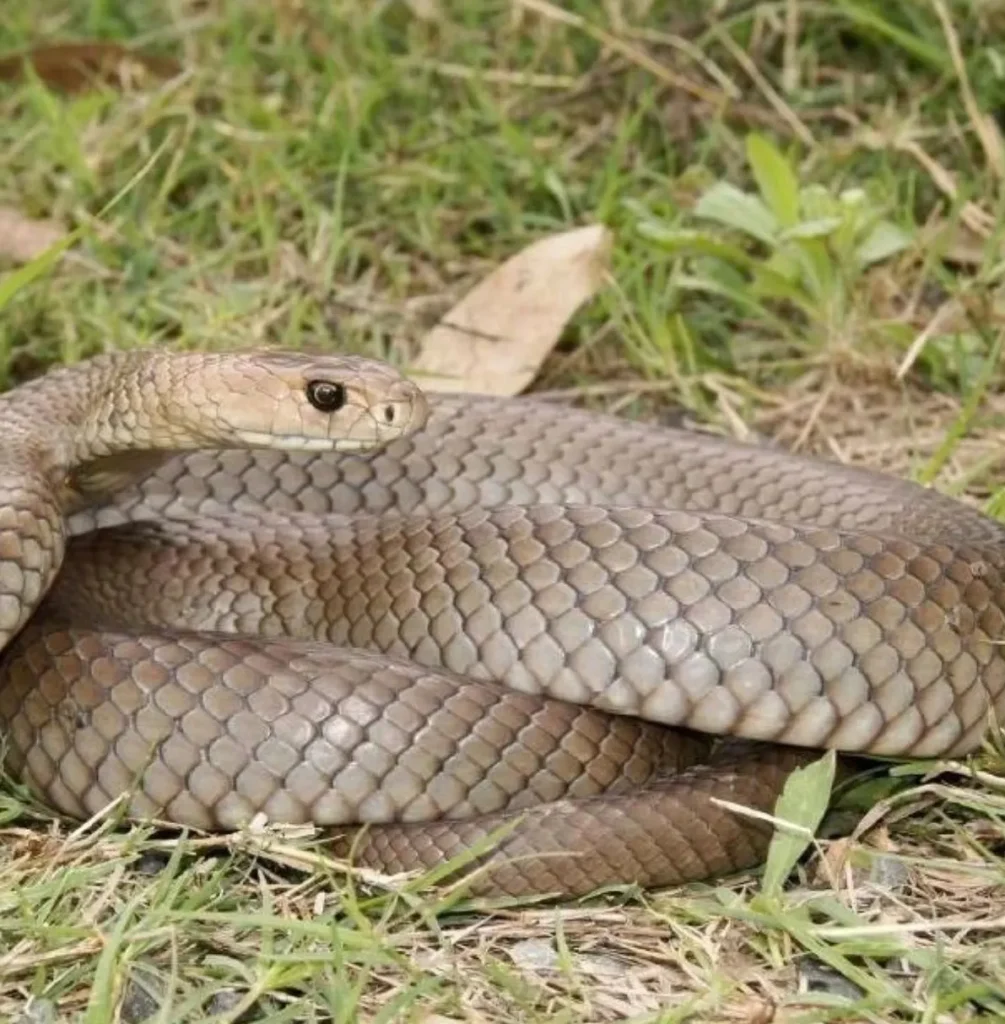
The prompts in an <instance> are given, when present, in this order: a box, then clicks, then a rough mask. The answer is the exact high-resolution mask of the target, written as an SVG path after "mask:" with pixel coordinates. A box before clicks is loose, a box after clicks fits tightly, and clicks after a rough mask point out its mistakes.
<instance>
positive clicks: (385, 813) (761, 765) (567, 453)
mask: <svg viewBox="0 0 1005 1024" xmlns="http://www.w3.org/2000/svg"><path fill="white" fill-rule="evenodd" d="M0 423H2V424H3V426H4V433H5V440H4V444H5V451H4V453H3V455H2V457H0V643H3V644H5V645H6V646H5V650H4V653H3V664H2V678H0V731H2V732H3V733H4V734H5V736H6V740H7V745H8V752H7V764H8V767H9V768H11V769H12V770H13V771H14V772H15V773H17V774H18V775H19V776H20V778H21V779H22V780H23V781H24V782H25V783H26V784H27V785H29V786H30V787H31V788H32V789H33V790H34V791H35V792H37V793H38V795H39V796H40V797H41V798H42V799H43V800H45V801H46V802H47V803H49V804H50V805H52V806H54V807H55V808H57V809H58V810H60V811H62V812H64V813H66V814H69V815H72V816H76V817H82V816H86V815H88V814H92V813H95V812H97V811H98V810H100V809H101V808H102V807H104V806H105V805H107V803H108V802H109V801H110V800H112V799H114V798H116V797H120V796H121V795H122V794H124V793H125V794H128V796H127V807H128V809H129V812H130V813H131V814H133V815H136V816H152V817H156V818H159V819H161V820H166V821H171V822H177V823H180V824H188V825H194V826H198V827H203V828H210V829H216V828H233V827H238V826H240V825H242V824H244V823H246V822H248V821H249V820H251V819H252V818H253V817H254V816H255V815H257V814H260V813H264V814H265V815H266V817H267V818H268V819H269V820H271V821H274V822H290V823H295V822H313V823H316V824H318V825H322V826H333V827H334V832H335V834H336V838H335V839H334V840H333V842H334V843H335V849H336V851H337V852H339V853H342V854H347V855H348V854H350V853H351V855H352V856H353V857H354V858H355V859H356V860H357V862H362V863H365V864H369V865H371V866H374V867H378V868H381V869H383V870H385V871H398V870H405V869H413V868H418V867H432V866H436V865H438V864H439V863H440V862H442V861H443V860H444V859H445V858H447V857H450V856H453V855H456V854H458V853H461V852H463V851H464V850H466V849H469V848H470V847H472V845H473V844H476V843H477V842H478V841H480V840H483V839H484V838H485V837H486V836H489V835H495V834H496V831H497V830H498V829H499V828H500V827H501V826H508V830H507V829H506V828H504V830H503V833H502V838H501V839H500V841H499V843H498V844H497V845H496V846H495V847H493V849H492V852H491V853H488V854H485V855H484V856H483V858H482V862H481V863H482V871H481V872H480V873H479V874H478V876H477V877H476V878H475V880H474V883H473V885H474V888H475V891H480V892H487V893H498V892H505V893H512V894H526V893H538V892H543V893H557V894H576V893H584V892H588V891H590V890H592V889H595V888H597V887H600V886H603V885H609V884H615V883H638V884H641V885H665V884H671V883H676V882H680V881H684V880H689V879H697V878H703V877H706V876H710V875H714V874H719V873H722V872H726V871H730V870H734V869H739V868H744V867H748V866H751V865H753V864H755V863H757V861H758V860H759V859H760V858H761V857H762V856H763V854H764V851H765V848H766V844H767V842H768V840H769V838H770V831H769V829H768V828H766V827H765V825H763V824H762V823H761V822H759V821H757V820H756V819H754V818H751V817H750V816H744V815H741V814H737V813H736V812H735V811H734V810H731V809H730V808H728V807H725V806H723V804H722V803H721V802H720V801H729V802H732V803H734V804H745V805H747V806H749V807H752V808H754V809H755V810H761V811H770V810H771V809H772V806H773V803H774V800H775V798H776V797H777V795H778V793H779V791H780V787H781V785H782V784H783V782H784V780H785V778H786V777H787V773H788V772H789V771H791V769H792V768H793V767H795V766H797V765H799V764H801V763H804V762H805V761H806V760H807V759H808V758H812V757H814V756H818V755H817V754H814V753H812V752H813V751H819V750H820V749H821V748H834V749H837V750H839V751H852V752H853V751H858V752H863V753H876V754H886V755H911V756H934V755H959V754H963V753H966V752H969V751H972V750H974V749H975V748H976V747H977V746H978V745H979V744H980V742H981V740H982V737H983V735H984V732H985V730H986V729H987V727H988V724H989V722H991V721H992V720H993V718H994V716H995V715H996V714H1000V712H1001V711H1002V710H1003V707H1005V661H1003V658H1002V653H1001V652H1002V646H1001V640H1002V637H1003V632H1005V631H1003V608H1005V589H1003V583H1002V573H1003V554H1002V552H1003V546H1002V539H1003V537H1002V534H1003V528H1002V527H1001V526H999V525H998V524H997V523H995V522H994V521H992V520H990V519H988V518H986V517H984V516H982V515H981V514H980V513H978V512H976V511H974V510H972V509H970V508H968V507H966V506H964V505H962V504H960V503H958V502H955V501H953V500H951V499H949V498H946V497H943V496H940V495H939V494H937V493H935V492H933V491H928V490H924V489H922V488H920V487H917V486H915V485H912V484H909V483H907V482H903V481H899V480H894V479H892V478H889V477H885V476H881V475H877V474H874V473H870V472H866V471H862V470H856V469H851V468H846V467H842V466H838V465H836V464H834V465H832V464H829V463H825V462H819V461H814V460H810V459H806V458H799V457H796V456H793V455H789V454H784V453H781V452H777V451H773V450H768V449H762V448H755V447H752V446H746V445H742V444H738V443H734V442H730V441H726V440H721V439H716V438H713V437H709V436H702V435H697V434H691V433H685V432H678V431H674V430H669V429H661V428H657V427H653V426H647V425H641V424H636V423H631V422H628V421H624V420H620V419H616V418H612V417H606V416H598V415H594V414H590V413H586V412H583V411H578V410H574V409H569V408H563V407H556V406H552V405H549V404H545V403H542V402H539V401H534V400H532V399H512V400H502V399H496V398H490V397H476V396H432V397H429V398H428V399H427V398H426V397H425V396H424V395H423V394H422V393H421V392H420V391H419V390H418V389H417V388H416V387H415V386H414V385H413V384H411V383H409V382H408V381H407V380H405V379H403V378H402V377H400V376H398V375H397V374H396V373H395V372H394V371H392V370H390V369H389V368H387V367H385V366H384V365H383V364H381V363H377V362H372V361H369V360H365V359H360V358H356V357H331V356H326V357H317V356H301V355H294V354H286V353H284V354H276V353H271V354H270V353H259V352H252V353H228V354H219V355H205V354H199V355H192V354H167V353H143V354H128V355H124V354H120V355H114V356H106V357H101V358H99V359H96V360H92V361H89V362H85V363H81V364H79V365H77V366H75V367H71V368H67V369H63V370H60V371H56V372H53V373H50V374H48V375H46V376H44V377H42V378H40V379H39V380H37V381H34V382H31V383H30V384H27V385H24V386H22V387H20V388H16V389H14V390H13V391H11V392H9V393H8V394H7V395H5V396H3V397H2V399H0ZM68 538H69V539H68ZM64 549H65V553H64ZM669 727H682V728H680V729H678V728H669ZM715 736H725V737H733V738H736V739H737V740H739V741H740V742H739V743H733V742H732V741H730V742H727V743H725V744H722V745H719V746H716V748H715V749H714V750H713V751H712V753H711V757H709V756H708V755H709V741H708V739H707V737H715ZM716 798H719V799H716ZM359 824H366V826H367V827H366V828H365V829H363V830H362V832H359V831H358V830H356V829H353V828H346V827H345V826H352V825H359Z"/></svg>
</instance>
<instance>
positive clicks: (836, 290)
mask: <svg viewBox="0 0 1005 1024" xmlns="http://www.w3.org/2000/svg"><path fill="white" fill-rule="evenodd" d="M746 156H747V163H748V165H749V167H750V170H751V173H752V176H753V178H754V181H755V183H756V186H757V190H756V191H744V190H742V189H740V188H738V187H737V186H735V185H733V184H731V183H730V182H725V181H720V182H717V183H716V184H714V185H712V186H711V188H709V189H708V190H707V191H706V192H705V193H704V194H703V195H702V196H701V198H700V199H699V200H698V202H697V203H696V205H695V207H694V209H693V211H692V215H693V219H694V220H696V221H699V222H704V223H703V224H702V226H701V227H690V226H670V225H667V224H665V223H660V222H658V221H655V220H653V219H651V218H643V219H642V220H641V221H640V223H639V231H640V232H641V233H642V235H643V236H644V237H645V238H647V239H649V240H651V241H652V242H654V243H656V244H658V245H659V246H661V247H662V248H664V249H667V250H669V251H671V252H672V253H674V254H676V255H679V256H680V257H681V259H682V261H683V262H684V266H683V268H682V272H681V273H680V274H679V275H678V276H677V278H676V282H675V283H676V285H677V287H678V288H680V289H682V290H684V291H691V292H699V293H704V294H706V295H714V296H718V297H721V298H726V299H729V300H731V301H732V302H734V303H735V304H736V305H737V306H738V307H740V308H741V309H742V310H743V311H744V312H745V313H747V314H750V313H754V314H756V315H757V317H758V319H764V320H767V321H770V323H771V324H772V327H773V328H774V329H775V330H780V331H781V332H782V333H783V334H785V335H788V336H789V338H790V340H793V341H799V340H803V341H804V342H805V341H811V342H813V343H815V344H818V345H826V344H830V343H838V342H844V343H847V342H848V341H849V340H851V339H852V338H854V337H855V336H856V335H857V334H858V333H859V325H860V324H861V323H862V318H861V305H862V303H861V301H860V293H861V286H862V284H863V281H864V277H865V275H866V273H867V272H868V271H869V270H870V268H872V267H874V266H875V265H876V264H878V263H880V262H882V261H884V260H887V259H890V258H891V257H893V256H895V255H897V254H898V253H900V252H902V251H903V250H904V249H906V248H907V247H908V246H909V245H910V244H911V241H912V238H911V235H910V234H909V233H908V232H906V231H904V230H903V229H901V228H900V227H898V226H897V225H896V224H894V223H892V222H891V221H890V220H888V219H886V218H885V217H884V216H883V213H882V210H880V209H879V208H877V206H876V205H875V204H874V203H873V202H871V201H870V199H869V197H868V196H867V194H866V192H865V191H864V190H862V189H847V190H844V191H841V192H835V191H833V190H829V189H827V188H825V187H823V186H822V185H818V184H808V185H800V183H799V180H798V177H797V175H796V171H795V168H794V167H793V166H792V164H791V163H790V162H789V161H788V159H787V158H786V157H785V156H784V154H782V152H781V151H780V150H779V149H778V148H777V147H776V146H775V145H774V144H773V143H771V142H770V141H769V140H768V139H766V138H765V137H763V136H761V135H757V134H752V135H750V136H748V138H747V140H746ZM793 310H795V311H796V312H797V313H798V314H799V316H798V317H797V318H795V320H794V319H793V318H792V316H791V312H792V311H793Z"/></svg>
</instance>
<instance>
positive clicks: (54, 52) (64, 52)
mask: <svg viewBox="0 0 1005 1024" xmlns="http://www.w3.org/2000/svg"><path fill="white" fill-rule="evenodd" d="M25 64H31V65H32V67H33V68H34V69H35V74H36V75H38V77H39V78H40V79H41V80H42V81H43V82H45V84H46V85H47V86H49V87H50V88H51V89H56V90H59V91H61V92H68V93H75V92H83V91H84V90H85V89H89V88H93V87H94V86H96V85H98V84H105V85H113V86H117V87H119V88H127V87H136V86H137V85H141V84H142V83H143V81H144V80H145V79H147V78H148V77H154V78H173V77H174V76H175V75H177V74H179V73H180V72H181V66H180V65H179V64H178V63H177V62H176V61H174V60H172V59H171V58H170V57H157V56H153V55H152V54H148V53H141V52H140V51H138V50H131V49H128V48H127V47H125V46H120V45H118V44H117V43H104V42H87V43H54V44H51V45H46V46H36V47H33V48H32V49H30V50H25V51H23V52H21V53H14V54H11V55H10V56H7V57H3V58H0V82H15V81H17V80H19V79H20V78H22V77H23V76H24V73H25Z"/></svg>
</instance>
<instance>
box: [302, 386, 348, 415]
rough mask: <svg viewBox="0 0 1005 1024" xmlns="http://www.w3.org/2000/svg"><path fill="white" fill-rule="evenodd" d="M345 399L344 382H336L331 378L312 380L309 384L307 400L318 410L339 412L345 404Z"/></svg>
mask: <svg viewBox="0 0 1005 1024" xmlns="http://www.w3.org/2000/svg"><path fill="white" fill-rule="evenodd" d="M345 400H346V393H345V385H344V384H334V383H332V381H330V380H312V381H311V382H310V383H309V384H308V385H307V401H308V402H310V403H311V405H313V406H314V408H315V409H317V410H318V412H337V411H338V410H339V409H341V408H342V406H343V405H345Z"/></svg>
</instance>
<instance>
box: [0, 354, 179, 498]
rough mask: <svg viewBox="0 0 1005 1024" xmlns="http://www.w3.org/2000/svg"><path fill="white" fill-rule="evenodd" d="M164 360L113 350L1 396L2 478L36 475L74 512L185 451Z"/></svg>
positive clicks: (54, 372)
mask: <svg viewBox="0 0 1005 1024" xmlns="http://www.w3.org/2000/svg"><path fill="white" fill-rule="evenodd" d="M161 362H162V361H161V360H160V359H158V358H157V357H156V356H153V357H151V354H150V353H149V352H121V353H108V354H105V355H101V356H97V357H95V358H93V359H89V360H87V361H84V362H80V363H76V364H74V365H73V366H68V367H61V368H59V369H56V370H50V371H49V372H48V373H47V374H45V376H43V377H40V378H38V379H36V380H33V381H29V382H27V383H25V384H22V385H20V386H19V387H17V388H15V389H14V390H12V391H9V392H7V393H6V394H4V395H0V414H2V416H3V421H4V426H5V430H6V432H7V433H6V437H5V439H4V451H3V453H2V456H0V476H7V475H18V476H21V477H23V476H24V475H25V474H26V473H30V474H31V475H33V476H35V477H36V478H38V479H41V480H44V481H46V483H47V484H48V486H49V487H50V488H51V489H52V491H53V493H54V494H56V495H58V497H59V499H60V503H61V504H62V505H63V506H64V508H66V509H68V510H70V509H74V508H77V507H80V506H81V505H86V504H89V503H90V502H91V501H92V500H93V499H95V498H97V497H98V496H99V495H104V494H107V493H110V492H111V491H113V490H114V489H116V488H118V487H121V486H123V485H125V484H127V483H129V482H131V481H133V480H136V479H138V478H139V477H140V476H142V475H145V474H146V473H148V472H150V471H151V470H153V469H155V468H156V467H157V466H158V465H159V464H160V463H161V462H162V461H163V460H164V459H166V458H167V457H168V456H169V455H170V454H172V453H173V452H175V451H176V450H178V448H179V445H178V444H177V443H176V441H175V439H174V438H173V437H172V436H171V434H170V432H169V429H168V427H169V423H170V420H169V417H168V416H167V415H166V402H167V401H170V394H169V393H167V394H166V393H165V389H164V388H163V386H162V384H163V379H164V376H165V375H164V373H163V372H162V369H161ZM40 428H44V429H40Z"/></svg>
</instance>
